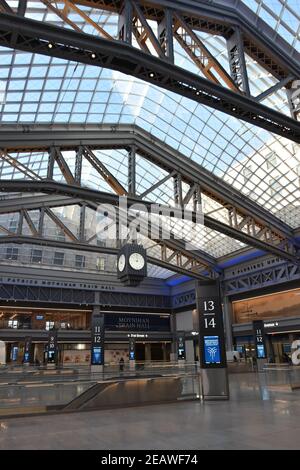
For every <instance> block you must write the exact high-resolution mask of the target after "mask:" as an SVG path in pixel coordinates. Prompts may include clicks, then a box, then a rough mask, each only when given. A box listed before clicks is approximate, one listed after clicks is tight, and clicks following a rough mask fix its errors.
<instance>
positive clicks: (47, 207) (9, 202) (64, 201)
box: [0, 194, 217, 272]
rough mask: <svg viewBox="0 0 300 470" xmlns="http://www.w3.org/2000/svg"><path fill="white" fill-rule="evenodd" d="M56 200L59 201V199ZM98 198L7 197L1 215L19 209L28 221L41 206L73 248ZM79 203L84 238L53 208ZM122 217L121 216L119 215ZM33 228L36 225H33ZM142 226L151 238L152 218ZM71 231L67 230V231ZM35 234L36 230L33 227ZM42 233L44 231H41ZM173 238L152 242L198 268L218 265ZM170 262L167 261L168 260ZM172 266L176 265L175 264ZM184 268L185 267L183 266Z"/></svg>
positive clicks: (140, 226)
mask: <svg viewBox="0 0 300 470" xmlns="http://www.w3.org/2000/svg"><path fill="white" fill-rule="evenodd" d="M56 199H57V200H56ZM100 202H101V200H99V201H97V202H96V201H94V200H92V201H91V200H83V199H77V200H76V199H74V198H72V197H70V198H68V197H62V196H59V195H58V194H56V195H55V196H52V195H46V196H41V195H39V196H31V197H21V198H20V197H17V198H13V199H6V200H2V201H1V200H0V214H9V213H16V212H19V213H20V215H22V219H23V215H24V218H25V220H26V221H27V222H28V218H30V216H29V214H28V211H32V210H36V209H40V208H41V207H42V208H43V210H44V213H45V214H47V215H49V216H50V217H51V218H52V220H53V221H54V222H55V224H56V225H57V226H59V227H60V229H61V230H63V232H64V233H65V234H66V235H67V236H69V238H70V237H71V239H72V241H73V242H74V248H76V247H77V243H78V242H82V241H83V240H84V223H85V222H84V220H85V208H86V207H89V208H91V209H93V210H94V211H97V209H98V206H99V203H100ZM115 203H116V204H117V199H116V200H115ZM74 204H78V205H80V206H81V211H80V212H81V214H80V215H81V217H80V224H79V227H78V228H79V232H80V233H81V238H80V237H79V239H78V238H76V237H75V236H74V235H73V232H70V231H69V230H68V229H67V228H66V226H65V224H63V223H62V222H61V220H60V219H58V217H57V216H55V215H54V214H53V212H52V208H54V207H58V206H59V207H60V206H61V205H63V206H69V205H74ZM116 215H117V220H116V222H117V223H118V222H119V221H120V220H121V219H120V217H119V215H118V214H116ZM120 216H121V217H122V215H120ZM131 220H132V217H131V216H130V215H128V217H127V222H128V223H130V222H131ZM31 226H32V227H33V224H31ZM139 228H140V230H141V233H142V234H143V235H144V236H145V237H148V238H151V235H152V234H153V224H150V221H148V220H140V224H139ZM66 230H68V232H66ZM31 231H32V233H33V232H34V230H31ZM156 232H157V233H160V234H161V233H162V228H161V227H159V230H158V229H157V230H156ZM41 233H42V232H41ZM21 234H22V223H21V230H19V235H21ZM33 235H34V236H37V235H38V233H33ZM96 236H97V234H95V235H93V236H92V237H91V239H89V240H87V242H88V243H90V241H92V240H93V239H94V238H96ZM170 236H171V238H170V239H166V240H164V239H163V238H162V237H161V238H160V237H158V238H157V239H155V240H154V239H153V238H151V239H152V240H153V242H155V245H156V246H158V245H159V246H161V247H162V248H163V247H165V248H166V249H168V250H172V251H173V253H174V256H175V255H176V256H177V255H180V256H181V257H183V258H184V259H185V260H186V261H185V262H184V263H185V264H188V263H190V264H191V265H194V267H195V268H196V267H198V268H199V270H203V269H205V270H207V271H210V272H211V271H212V269H213V268H214V267H215V266H216V264H217V263H216V260H215V259H214V258H213V257H211V256H209V255H207V254H204V253H201V252H200V251H199V252H198V251H197V252H195V253H194V252H191V251H189V250H187V249H186V248H185V245H184V243H183V242H181V241H180V240H177V239H175V238H172V234H170ZM44 238H47V234H44ZM165 261H168V260H165ZM172 265H173V264H172ZM181 267H184V265H183V266H181Z"/></svg>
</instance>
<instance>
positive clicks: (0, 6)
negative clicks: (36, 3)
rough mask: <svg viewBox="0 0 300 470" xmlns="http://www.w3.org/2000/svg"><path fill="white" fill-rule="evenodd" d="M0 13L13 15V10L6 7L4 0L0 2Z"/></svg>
mask: <svg viewBox="0 0 300 470" xmlns="http://www.w3.org/2000/svg"><path fill="white" fill-rule="evenodd" d="M0 11H2V12H3V13H12V14H13V13H14V11H13V9H12V8H11V7H10V6H9V5H8V3H7V2H6V1H5V0H0Z"/></svg>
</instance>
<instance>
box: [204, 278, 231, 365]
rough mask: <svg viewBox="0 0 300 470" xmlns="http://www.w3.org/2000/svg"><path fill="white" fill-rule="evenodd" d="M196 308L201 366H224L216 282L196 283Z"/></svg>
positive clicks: (223, 342) (223, 346) (221, 324)
mask: <svg viewBox="0 0 300 470" xmlns="http://www.w3.org/2000/svg"><path fill="white" fill-rule="evenodd" d="M197 309H198V314H199V346H200V364H201V368H203V369H210V368H211V369H213V368H223V367H226V365H227V364H226V352H225V337H224V326H223V312H222V306H221V300H220V294H219V285H218V284H217V282H215V281H212V282H210V283H207V284H203V285H202V284H201V282H199V283H198V285H197Z"/></svg>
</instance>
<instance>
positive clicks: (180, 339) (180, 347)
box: [177, 333, 186, 361]
mask: <svg viewBox="0 0 300 470" xmlns="http://www.w3.org/2000/svg"><path fill="white" fill-rule="evenodd" d="M185 356H186V355H185V336H184V333H181V334H180V333H179V334H178V336H177V359H178V360H179V361H185Z"/></svg>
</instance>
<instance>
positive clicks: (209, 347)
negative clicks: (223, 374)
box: [204, 336, 221, 364]
mask: <svg viewBox="0 0 300 470" xmlns="http://www.w3.org/2000/svg"><path fill="white" fill-rule="evenodd" d="M204 356H205V364H220V363H221V352H220V341H219V336H204Z"/></svg>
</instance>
